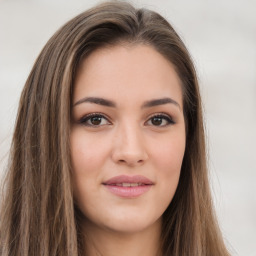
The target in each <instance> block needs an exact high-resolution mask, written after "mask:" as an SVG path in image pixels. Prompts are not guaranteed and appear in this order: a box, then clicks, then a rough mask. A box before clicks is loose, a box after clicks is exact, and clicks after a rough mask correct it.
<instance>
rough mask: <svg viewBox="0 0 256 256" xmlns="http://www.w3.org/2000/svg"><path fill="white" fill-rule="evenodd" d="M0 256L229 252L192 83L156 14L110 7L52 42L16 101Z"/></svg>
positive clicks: (181, 49)
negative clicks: (214, 199) (217, 212)
mask: <svg viewBox="0 0 256 256" xmlns="http://www.w3.org/2000/svg"><path fill="white" fill-rule="evenodd" d="M1 210H2V212H1V250H2V252H1V255H24V256H25V255H29V256H31V255H37V256H38V255H45V256H46V255H47V256H48V255H69V256H74V255H87V256H94V255H104V256H108V255H111V256H113V255H117V254H118V255H131V254H133V255H147V256H151V255H161V256H167V255H172V256H175V255H176V256H182V255H184V256H185V255H186V256H188V255H191V256H192V255H197V256H205V255H211V256H213V255H216V256H217V255H218V256H219V255H223V256H224V255H229V253H228V252H227V249H226V248H225V245H224V242H223V238H222V236H221V233H220V231H219V228H218V225H217V222H216V219H215V215H214V210H213V206H212V201H211V195H210V189H209V184H208V177H207V167H206V154H205V142H204V128H203V120H202V110H201V101H200V94H199V89H198V82H197V78H196V73H195V69H194V66H193V63H192V61H191V59H190V56H189V53H188V52H187V50H186V47H185V46H184V44H183V43H182V41H181V39H180V38H179V36H178V35H177V34H176V32H175V31H174V30H173V28H172V27H171V25H170V24H169V23H168V22H167V21H166V20H165V19H164V18H163V17H161V16H160V15H159V14H157V13H155V12H152V11H149V10H145V9H135V8H134V7H133V6H131V5H130V4H128V3H123V2H107V3H103V4H101V5H99V6H96V7H95V8H92V9H90V10H88V11H86V12H84V13H82V14H80V15H79V16H77V17H75V18H74V19H72V20H71V21H69V22H68V23H67V24H66V25H64V26H63V27H62V28H61V29H60V30H59V31H57V33H56V34H55V35H54V36H53V37H52V38H51V39H50V40H49V42H48V43H47V44H46V46H45V47H44V49H43V50H42V52H41V54H40V55H39V57H38V59H37V60H36V63H35V65H34V67H33V69H32V71H31V73H30V75H29V77H28V80H27V82H26V84H25V87H24V90H23V92H22V95H21V100H20V105H19V110H18V117H17V122H16V128H15V133H14V137H13V143H12V150H11V157H10V166H9V172H8V177H7V182H6V191H5V198H4V200H3V204H2V207H1Z"/></svg>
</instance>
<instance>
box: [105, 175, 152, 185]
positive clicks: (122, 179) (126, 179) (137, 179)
mask: <svg viewBox="0 0 256 256" xmlns="http://www.w3.org/2000/svg"><path fill="white" fill-rule="evenodd" d="M120 183H141V184H145V185H153V182H152V181H151V180H150V179H148V178H146V177H145V176H142V175H135V176H127V175H119V176H115V177H113V178H111V179H109V180H107V181H105V182H103V184H104V185H111V184H120Z"/></svg>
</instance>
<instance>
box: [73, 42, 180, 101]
mask: <svg viewBox="0 0 256 256" xmlns="http://www.w3.org/2000/svg"><path fill="white" fill-rule="evenodd" d="M82 96H92V97H93V96H100V97H107V98H115V99H116V100H124V99H126V98H128V99H130V100H133V99H145V100H147V99H148V98H161V97H166V96H170V97H175V98H176V100H177V101H178V102H179V104H180V105H182V92H181V82H180V79H179V77H178V75H177V73H176V71H175V68H174V66H173V64H172V63H171V62H170V61H168V60H167V59H166V58H165V57H163V56H162V55H161V54H160V53H158V52H157V51H156V50H155V49H154V48H153V47H151V46H148V45H125V46H124V45H117V46H112V47H106V48H101V49H98V50H96V51H95V52H93V53H91V55H89V56H88V57H87V58H86V59H85V60H84V61H83V62H82V63H81V65H80V67H79V69H78V72H77V76H76V81H75V85H74V97H73V100H77V99H79V97H82Z"/></svg>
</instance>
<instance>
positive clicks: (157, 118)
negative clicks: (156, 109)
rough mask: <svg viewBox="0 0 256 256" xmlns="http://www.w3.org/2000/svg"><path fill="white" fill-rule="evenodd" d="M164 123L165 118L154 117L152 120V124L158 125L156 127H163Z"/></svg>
mask: <svg viewBox="0 0 256 256" xmlns="http://www.w3.org/2000/svg"><path fill="white" fill-rule="evenodd" d="M162 122H163V118H162V117H158V116H155V117H153V118H152V119H151V123H152V124H153V125H156V126H159V125H161V124H162Z"/></svg>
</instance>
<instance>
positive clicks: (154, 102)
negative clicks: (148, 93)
mask: <svg viewBox="0 0 256 256" xmlns="http://www.w3.org/2000/svg"><path fill="white" fill-rule="evenodd" d="M168 103H171V104H174V105H175V106H177V107H178V108H179V109H181V106H180V105H179V103H178V102H177V101H175V100H174V99H171V98H162V99H155V100H149V101H146V102H145V103H144V104H143V105H142V108H150V107H155V106H159V105H164V104H168Z"/></svg>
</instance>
